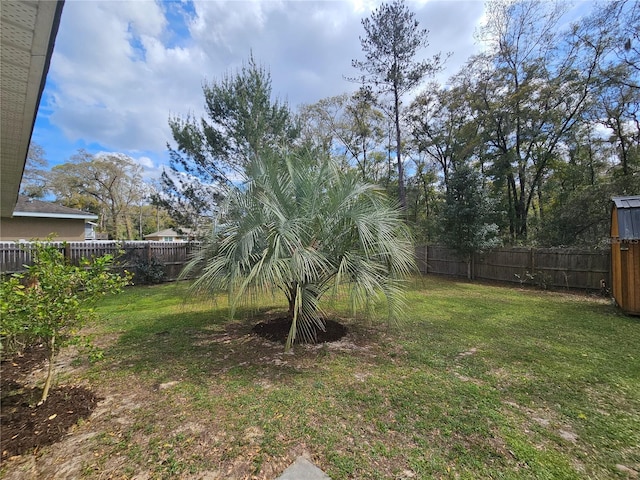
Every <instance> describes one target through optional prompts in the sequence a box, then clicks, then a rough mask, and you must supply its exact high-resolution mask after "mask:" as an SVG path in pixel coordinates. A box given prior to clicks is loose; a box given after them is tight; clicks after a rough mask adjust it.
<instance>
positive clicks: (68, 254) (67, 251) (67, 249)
mask: <svg viewBox="0 0 640 480" xmlns="http://www.w3.org/2000/svg"><path fill="white" fill-rule="evenodd" d="M64 258H65V260H66V261H67V262H68V263H71V245H70V244H69V243H68V242H67V243H65V244H64Z"/></svg>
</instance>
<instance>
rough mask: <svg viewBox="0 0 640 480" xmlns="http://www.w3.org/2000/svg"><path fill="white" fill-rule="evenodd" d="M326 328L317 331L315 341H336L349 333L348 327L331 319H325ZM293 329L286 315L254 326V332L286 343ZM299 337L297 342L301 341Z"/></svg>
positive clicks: (274, 340)
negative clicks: (290, 330)
mask: <svg viewBox="0 0 640 480" xmlns="http://www.w3.org/2000/svg"><path fill="white" fill-rule="evenodd" d="M324 324H325V330H324V331H322V330H318V331H317V332H316V341H315V342H314V343H316V344H318V343H326V342H336V341H338V340H340V339H341V338H342V337H344V336H345V335H346V334H347V327H345V326H344V325H342V324H341V323H339V322H336V321H335V320H331V319H325V321H324ZM289 329H291V320H290V319H288V318H286V317H279V318H274V319H271V320H268V321H265V322H260V323H258V324H256V326H254V327H253V329H252V330H253V333H255V334H256V335H259V336H261V337H263V338H266V339H267V340H271V341H273V342H279V343H286V341H287V336H288V335H289ZM300 342H301V339H300V338H297V339H296V341H295V343H300Z"/></svg>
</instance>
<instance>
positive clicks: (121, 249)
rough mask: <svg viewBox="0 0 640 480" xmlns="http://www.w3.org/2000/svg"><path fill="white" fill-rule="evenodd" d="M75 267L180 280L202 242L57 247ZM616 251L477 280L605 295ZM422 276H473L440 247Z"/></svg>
mask: <svg viewBox="0 0 640 480" xmlns="http://www.w3.org/2000/svg"><path fill="white" fill-rule="evenodd" d="M53 243H54V244H56V245H57V246H58V248H60V250H61V251H63V252H64V254H65V257H66V258H68V259H69V261H70V262H72V263H75V264H77V263H78V262H79V260H80V259H81V258H89V259H90V258H91V257H97V256H102V255H105V254H107V253H109V254H112V255H114V256H115V257H116V258H117V260H118V263H119V265H120V268H123V269H127V270H129V271H132V272H134V273H135V274H136V276H137V278H134V281H135V282H136V283H141V282H142V281H143V277H144V275H143V273H142V272H143V269H144V267H145V266H149V265H150V264H156V265H160V268H162V271H163V273H164V276H163V280H164V281H173V280H176V279H177V278H178V276H179V275H180V272H181V271H182V268H183V267H184V265H185V264H186V263H187V262H188V261H189V259H190V258H191V255H192V254H193V253H194V252H195V251H197V249H199V248H200V244H199V243H197V242H193V243H191V242H190V243H186V242H113V241H110V242H67V243H62V242H53ZM610 255H611V254H610V251H608V250H575V249H560V248H522V247H520V248H518V247H511V248H498V249H494V250H491V251H489V252H485V253H482V254H477V255H474V257H473V259H472V269H471V271H472V277H473V278H475V279H481V280H495V281H499V282H513V283H523V284H528V285H538V286H542V287H544V288H552V287H553V288H576V289H587V290H599V289H600V288H601V281H602V280H604V281H605V282H606V283H607V285H609V284H610ZM416 259H417V263H418V268H419V270H420V272H421V273H423V274H427V273H433V274H438V275H454V276H460V277H466V276H467V263H466V262H465V261H464V260H462V259H461V258H460V257H459V256H458V255H457V254H456V252H455V251H453V250H450V249H448V248H446V247H443V246H439V245H429V246H420V247H417V248H416ZM30 263H31V251H30V244H29V243H28V242H25V243H15V242H0V272H2V273H13V272H19V271H23V270H24V265H29V264H30Z"/></svg>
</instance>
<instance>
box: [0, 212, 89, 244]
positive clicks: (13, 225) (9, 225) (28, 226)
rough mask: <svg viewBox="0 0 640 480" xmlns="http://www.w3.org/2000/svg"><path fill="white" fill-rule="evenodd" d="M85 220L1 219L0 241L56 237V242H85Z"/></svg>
mask: <svg viewBox="0 0 640 480" xmlns="http://www.w3.org/2000/svg"><path fill="white" fill-rule="evenodd" d="M84 224H85V220H84V219H78V220H72V219H57V218H29V217H24V218H21V217H13V218H7V217H2V218H0V240H2V241H17V240H34V239H40V240H44V239H46V238H47V237H49V236H50V235H55V238H54V240H56V241H68V242H82V241H84Z"/></svg>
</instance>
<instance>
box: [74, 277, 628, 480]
mask: <svg viewBox="0 0 640 480" xmlns="http://www.w3.org/2000/svg"><path fill="white" fill-rule="evenodd" d="M407 290H408V302H407V310H406V318H404V319H403V320H402V321H401V322H399V323H398V324H396V325H391V326H388V325H387V324H386V321H385V319H384V316H383V309H382V308H380V309H379V311H378V315H379V316H380V318H379V319H377V320H372V319H371V318H369V317H366V316H365V315H363V314H359V315H358V316H357V317H356V318H353V317H352V316H351V314H350V312H349V311H348V310H347V309H346V307H345V305H344V304H343V303H341V302H340V301H339V300H336V301H334V302H333V305H332V306H331V312H333V314H335V315H337V316H339V317H340V318H341V319H342V321H343V322H344V323H345V324H346V325H347V326H348V328H349V335H348V337H347V338H346V339H345V340H344V341H342V342H339V343H338V344H334V345H331V346H329V345H324V346H319V347H296V348H295V351H294V353H293V354H292V355H288V354H284V352H283V350H284V349H283V346H281V345H275V344H271V343H269V342H267V341H265V340H262V339H259V338H257V337H255V336H254V335H252V334H251V333H250V329H251V326H252V325H253V323H254V322H255V319H256V318H257V317H259V316H260V315H264V314H265V312H268V311H269V310H274V309H279V308H283V307H284V303H283V302H282V299H280V298H265V299H263V300H262V302H261V303H260V304H259V305H258V307H257V308H256V309H254V310H251V309H248V308H247V309H244V310H240V311H239V312H238V313H237V315H236V319H235V320H233V321H229V319H228V308H227V305H226V301H225V300H224V299H219V300H218V302H217V303H216V302H213V301H211V300H203V299H193V298H189V297H188V295H186V286H185V285H184V284H167V285H162V286H155V287H134V288H130V289H128V290H127V291H126V292H125V293H124V294H123V295H121V296H118V297H112V298H109V299H107V300H106V301H104V302H103V303H102V304H101V306H100V308H99V309H98V313H99V321H97V322H95V324H94V325H92V330H93V331H94V334H95V339H96V342H97V343H98V344H99V345H102V346H103V348H104V359H103V360H101V361H99V362H97V363H94V364H92V365H90V366H89V367H88V368H87V369H83V370H81V373H80V374H81V375H82V377H83V378H84V379H85V380H86V381H88V382H89V383H90V384H91V385H92V386H93V387H94V388H95V389H97V390H98V391H99V392H100V393H101V394H102V395H103V396H105V395H113V405H114V407H113V411H112V412H111V417H110V418H109V419H107V420H108V421H105V420H104V416H103V417H101V418H103V420H102V423H101V424H99V425H100V428H102V431H101V432H100V434H99V435H96V436H94V437H92V438H91V440H90V442H89V444H88V447H87V448H90V449H91V451H92V452H94V453H93V455H92V456H90V457H87V460H85V461H84V465H83V474H84V475H85V476H87V477H90V478H103V475H104V472H106V471H108V472H110V474H113V475H114V478H116V477H117V478H120V477H123V476H124V477H132V476H134V475H136V474H140V473H143V472H148V473H149V475H150V477H151V478H175V477H188V478H200V477H199V476H198V475H202V474H203V473H204V472H208V474H209V475H210V477H207V478H271V479H273V478H275V476H277V474H279V473H281V471H282V470H283V469H284V468H285V467H286V466H287V465H288V464H289V463H291V462H292V461H293V459H294V458H295V457H296V456H297V455H299V454H302V453H305V454H307V455H310V456H311V458H312V459H313V461H314V462H315V463H316V464H317V465H318V466H319V467H320V468H322V469H323V470H324V471H326V472H327V474H329V475H330V476H331V477H332V478H333V479H334V480H338V479H347V478H353V479H365V478H371V479H399V478H424V479H431V478H452V479H454V478H456V479H457V478H461V479H477V478H504V479H510V478H511V479H527V478H530V479H572V478H575V479H582V478H594V479H598V478H601V479H610V478H627V475H631V474H633V472H631V474H629V473H628V471H625V470H624V469H625V468H629V469H632V470H635V471H639V470H640V353H639V347H640V319H638V318H634V317H628V316H624V315H622V314H621V313H620V312H619V311H617V310H616V309H615V308H614V307H613V306H612V305H611V304H610V303H609V302H605V301H604V300H602V299H597V298H595V297H585V296H580V295H570V294H565V293H549V292H541V291H534V290H522V289H519V288H515V287H514V288H509V287H502V286H488V285H480V284H470V283H465V282H460V281H452V280H448V279H443V278H434V277H426V278H419V279H416V280H414V281H413V282H411V283H410V284H409V285H408V289H407ZM168 382H177V383H171V384H168ZM165 387H166V388H165ZM127 402H128V403H127ZM127 405H128V406H127ZM123 417H124V418H123ZM90 421H91V420H90ZM95 427H96V426H95V425H94V428H95ZM114 459H117V461H116V460H114ZM629 478H631V477H629Z"/></svg>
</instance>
